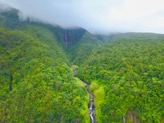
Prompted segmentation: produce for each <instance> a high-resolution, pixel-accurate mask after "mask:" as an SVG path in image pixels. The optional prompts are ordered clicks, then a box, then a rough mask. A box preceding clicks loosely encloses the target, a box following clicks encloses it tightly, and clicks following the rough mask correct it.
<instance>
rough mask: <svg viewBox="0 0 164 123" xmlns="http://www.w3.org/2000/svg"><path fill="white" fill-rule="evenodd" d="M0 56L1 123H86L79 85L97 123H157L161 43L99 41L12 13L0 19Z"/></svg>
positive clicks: (162, 38) (163, 116)
mask: <svg viewBox="0 0 164 123" xmlns="http://www.w3.org/2000/svg"><path fill="white" fill-rule="evenodd" d="M65 37H66V38H65ZM66 43H67V46H66ZM0 54H1V55H0V122H2V123H16V122H17V123H26V122H29V123H41V122H43V123H47V122H51V123H75V122H76V123H79V122H80V123H89V122H90V121H89V112H88V102H89V100H88V93H87V91H86V88H85V85H84V83H83V82H86V83H88V84H89V85H90V87H89V90H90V91H91V92H92V93H93V94H94V97H95V99H94V102H95V107H96V108H95V109H96V120H97V122H98V123H122V122H123V119H126V123H164V103H163V102H164V35H160V34H148V33H126V34H113V35H110V36H98V35H92V34H90V33H89V32H87V31H86V30H84V29H72V30H71V29H67V30H65V29H62V28H60V27H53V26H51V25H48V24H42V23H37V22H30V21H29V20H27V21H24V22H21V21H19V17H18V15H17V11H16V10H13V11H10V12H1V13H0ZM75 71H76V72H77V74H76V76H75V75H74V72H75ZM82 81H83V82H82Z"/></svg>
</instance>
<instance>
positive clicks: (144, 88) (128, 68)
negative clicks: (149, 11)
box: [78, 33, 164, 123]
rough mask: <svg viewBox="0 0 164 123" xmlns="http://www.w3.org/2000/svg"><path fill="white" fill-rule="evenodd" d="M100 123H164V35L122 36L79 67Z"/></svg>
mask: <svg viewBox="0 0 164 123" xmlns="http://www.w3.org/2000/svg"><path fill="white" fill-rule="evenodd" d="M78 77H79V78H80V79H82V80H85V81H86V82H88V83H91V86H90V90H91V91H92V92H93V93H94V96H95V104H96V118H97V120H98V122H99V123H107V122H116V123H122V122H123V120H126V122H128V123H131V122H136V123H138V122H144V123H162V122H164V110H163V107H164V103H163V102H164V89H163V88H164V35H156V34H137V33H129V34H118V35H115V36H114V37H112V39H111V40H110V39H109V41H107V42H106V43H104V45H102V46H101V48H97V49H96V50H94V51H93V52H92V53H91V54H90V56H89V59H85V60H84V63H83V64H82V65H80V66H79V71H78Z"/></svg>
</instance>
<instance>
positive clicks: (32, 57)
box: [0, 25, 89, 122]
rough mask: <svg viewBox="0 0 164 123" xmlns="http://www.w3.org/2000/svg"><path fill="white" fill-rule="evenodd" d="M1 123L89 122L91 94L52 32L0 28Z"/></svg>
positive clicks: (27, 27) (26, 28)
mask: <svg viewBox="0 0 164 123" xmlns="http://www.w3.org/2000/svg"><path fill="white" fill-rule="evenodd" d="M0 53H1V55H0V78H1V79H0V122H75V121H80V122H87V120H88V119H89V116H87V113H88V112H87V101H88V99H87V98H88V97H87V93H86V91H85V88H84V87H83V86H82V85H80V84H79V82H78V80H77V79H75V78H74V76H73V72H72V70H71V69H70V68H69V67H68V65H67V64H68V60H67V56H66V53H65V52H64V50H63V48H62V47H61V46H60V45H59V44H58V42H57V40H56V37H55V36H54V34H52V33H51V32H50V31H49V30H47V29H45V28H42V27H39V26H35V25H32V26H30V25H28V26H27V25H26V26H25V27H24V28H21V30H11V29H7V28H3V27H0Z"/></svg>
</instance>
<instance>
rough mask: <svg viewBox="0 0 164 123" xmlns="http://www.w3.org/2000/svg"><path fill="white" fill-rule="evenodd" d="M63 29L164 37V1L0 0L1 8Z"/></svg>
mask: <svg viewBox="0 0 164 123" xmlns="http://www.w3.org/2000/svg"><path fill="white" fill-rule="evenodd" d="M7 5H8V6H10V7H13V8H16V9H18V10H19V11H20V13H19V16H20V19H22V20H26V18H31V19H34V20H40V21H42V22H44V23H49V24H52V25H59V26H61V27H63V28H74V27H82V28H84V29H86V30H88V31H89V32H91V33H99V34H108V33H113V32H152V33H162V34H164V1H163V0H44V1H42V0H0V8H1V9H3V10H9V9H8V7H6V6H7Z"/></svg>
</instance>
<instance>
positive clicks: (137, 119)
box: [127, 110, 140, 123]
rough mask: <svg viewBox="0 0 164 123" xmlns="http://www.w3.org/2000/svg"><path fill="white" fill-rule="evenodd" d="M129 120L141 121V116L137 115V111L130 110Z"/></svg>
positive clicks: (133, 121)
mask: <svg viewBox="0 0 164 123" xmlns="http://www.w3.org/2000/svg"><path fill="white" fill-rule="evenodd" d="M127 120H128V121H131V122H132V123H140V120H139V118H138V117H137V116H136V114H135V112H134V111H132V110H128V112H127Z"/></svg>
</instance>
